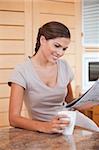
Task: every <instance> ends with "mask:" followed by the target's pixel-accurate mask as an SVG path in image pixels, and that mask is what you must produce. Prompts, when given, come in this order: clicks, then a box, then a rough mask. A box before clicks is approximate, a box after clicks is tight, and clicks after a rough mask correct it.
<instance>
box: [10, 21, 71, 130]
mask: <svg viewBox="0 0 99 150" xmlns="http://www.w3.org/2000/svg"><path fill="white" fill-rule="evenodd" d="M69 43H70V32H69V29H68V28H67V27H66V26H65V25H64V24H62V23H59V22H54V21H53V22H49V23H46V24H45V25H43V26H42V27H41V28H40V29H39V32H38V36H37V43H36V48H35V54H34V55H33V56H32V57H29V58H28V59H27V60H26V61H25V62H23V63H22V64H20V65H17V67H16V68H15V69H14V71H13V73H12V76H11V79H10V81H9V82H8V84H9V85H10V86H11V95H10V107H9V121H10V124H11V125H12V126H15V127H20V128H24V129H28V130H34V131H40V132H45V133H62V132H63V130H64V128H65V126H68V124H69V121H66V120H64V121H63V120H62V119H59V118H58V117H57V113H58V111H59V110H62V109H63V107H64V106H63V102H64V101H66V102H70V101H72V100H73V94H72V87H71V81H72V79H73V73H72V71H71V68H70V67H69V65H68V63H67V62H66V61H64V60H62V59H59V58H60V57H62V56H63V55H64V52H65V50H66V48H67V47H68V45H69ZM23 98H24V101H25V103H26V106H27V109H28V112H29V115H30V118H24V117H22V116H21V109H22V104H23ZM64 117H67V116H60V118H64Z"/></svg>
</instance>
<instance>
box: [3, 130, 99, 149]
mask: <svg viewBox="0 0 99 150" xmlns="http://www.w3.org/2000/svg"><path fill="white" fill-rule="evenodd" d="M0 150H99V133H95V132H89V131H86V130H81V129H75V131H74V134H73V135H71V136H64V135H61V134H45V133H39V132H32V131H27V130H23V129H18V128H1V129H0Z"/></svg>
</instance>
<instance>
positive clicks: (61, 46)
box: [40, 36, 70, 63]
mask: <svg viewBox="0 0 99 150" xmlns="http://www.w3.org/2000/svg"><path fill="white" fill-rule="evenodd" d="M40 42H41V50H42V53H43V56H44V57H45V59H46V60H47V61H48V62H51V63H56V61H57V60H58V59H59V58H60V57H62V56H63V55H64V53H65V51H66V49H67V48H68V45H69V43H70V39H69V38H64V37H59V38H55V39H50V40H46V39H45V37H44V36H42V37H41V41H40Z"/></svg>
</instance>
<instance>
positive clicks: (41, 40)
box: [40, 35, 46, 45]
mask: <svg viewBox="0 0 99 150" xmlns="http://www.w3.org/2000/svg"><path fill="white" fill-rule="evenodd" d="M45 42H46V38H45V37H44V36H43V35H41V37H40V44H41V45H42V44H44V43H45Z"/></svg>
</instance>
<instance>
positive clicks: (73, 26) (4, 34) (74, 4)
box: [0, 0, 82, 126]
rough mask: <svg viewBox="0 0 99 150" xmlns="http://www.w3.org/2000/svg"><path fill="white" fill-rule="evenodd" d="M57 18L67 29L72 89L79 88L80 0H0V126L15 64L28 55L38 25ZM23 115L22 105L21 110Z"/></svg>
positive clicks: (4, 120) (5, 123) (5, 116)
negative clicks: (72, 75) (72, 78)
mask: <svg viewBox="0 0 99 150" xmlns="http://www.w3.org/2000/svg"><path fill="white" fill-rule="evenodd" d="M53 20H54V21H60V22H62V23H64V24H65V25H66V26H68V27H69V29H70V31H71V36H72V38H71V44H70V47H69V49H68V50H67V52H66V54H65V56H64V59H66V60H67V61H68V62H69V64H70V65H71V67H72V69H73V72H74V74H75V78H74V81H73V83H72V85H73V91H74V94H75V89H77V88H78V89H79V88H80V87H81V61H80V60H81V56H82V47H81V0H14V1H12V0H0V126H8V125H9V122H8V105H9V95H10V88H9V87H8V85H7V82H8V79H9V77H10V75H11V72H12V70H13V68H14V67H15V65H16V64H18V63H20V62H22V61H23V59H24V58H26V57H27V56H28V55H32V52H33V49H34V45H35V44H34V43H35V40H36V34H37V30H38V28H39V27H40V26H41V25H42V24H44V23H45V22H48V21H53ZM22 114H23V115H27V112H26V109H25V106H24V107H23V111H22Z"/></svg>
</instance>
